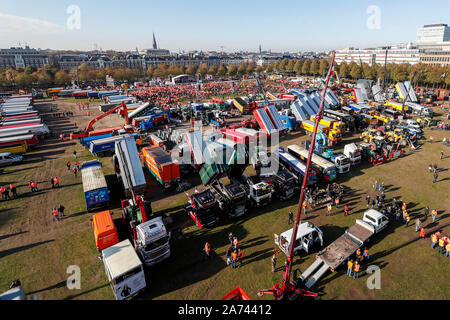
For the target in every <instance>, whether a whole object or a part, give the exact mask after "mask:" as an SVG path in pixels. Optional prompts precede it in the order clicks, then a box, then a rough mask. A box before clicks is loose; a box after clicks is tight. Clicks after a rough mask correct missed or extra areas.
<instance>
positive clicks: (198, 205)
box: [184, 189, 220, 229]
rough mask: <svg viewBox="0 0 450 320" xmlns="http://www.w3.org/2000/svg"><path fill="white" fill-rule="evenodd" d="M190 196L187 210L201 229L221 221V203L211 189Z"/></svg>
mask: <svg viewBox="0 0 450 320" xmlns="http://www.w3.org/2000/svg"><path fill="white" fill-rule="evenodd" d="M188 197H189V202H188V203H187V204H186V205H185V207H184V209H185V212H186V213H187V214H188V215H189V216H190V217H191V219H192V220H194V222H195V224H196V225H197V226H198V227H199V228H200V229H203V228H205V227H209V226H212V225H213V224H214V223H216V222H218V221H219V217H218V212H219V209H220V208H219V204H218V203H217V201H216V198H215V197H214V195H213V194H212V192H211V191H210V190H209V189H207V190H205V191H203V192H200V193H195V194H193V195H191V196H188Z"/></svg>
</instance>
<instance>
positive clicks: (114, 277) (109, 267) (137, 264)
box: [102, 239, 146, 300]
mask: <svg viewBox="0 0 450 320" xmlns="http://www.w3.org/2000/svg"><path fill="white" fill-rule="evenodd" d="M102 258H103V263H104V265H105V272H106V275H107V276H108V279H109V283H110V285H111V288H112V289H113V292H114V297H115V298H116V300H124V299H129V298H132V297H133V296H135V295H137V294H138V293H139V292H142V291H144V290H145V287H146V283H145V275H144V266H143V265H142V262H141V260H139V257H138V255H137V253H136V251H135V250H134V247H133V245H132V244H131V242H130V240H128V239H127V240H124V241H122V242H119V243H117V244H115V245H113V246H111V247H108V248H106V249H104V250H103V251H102Z"/></svg>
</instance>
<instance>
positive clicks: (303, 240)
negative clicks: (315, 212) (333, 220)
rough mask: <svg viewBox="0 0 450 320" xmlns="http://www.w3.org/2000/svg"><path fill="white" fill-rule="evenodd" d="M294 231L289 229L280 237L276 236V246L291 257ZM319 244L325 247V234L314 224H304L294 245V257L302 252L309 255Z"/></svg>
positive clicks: (300, 227)
mask: <svg viewBox="0 0 450 320" xmlns="http://www.w3.org/2000/svg"><path fill="white" fill-rule="evenodd" d="M292 230H293V229H289V230H287V231H285V232H283V233H281V234H280V235H277V234H274V238H275V244H276V245H277V246H278V247H279V248H280V249H281V251H282V252H283V253H284V254H285V255H287V256H289V250H290V247H291V244H290V241H291V239H292ZM315 244H318V245H319V246H320V247H322V246H323V232H322V230H320V229H319V228H318V227H317V226H316V225H314V224H313V223H312V222H304V223H302V224H300V225H299V226H298V230H297V238H296V240H295V244H294V255H299V254H300V252H301V251H305V252H306V253H309V252H310V250H311V248H312V247H313V246H314V245H315Z"/></svg>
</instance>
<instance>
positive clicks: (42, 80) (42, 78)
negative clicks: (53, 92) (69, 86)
mask: <svg viewBox="0 0 450 320" xmlns="http://www.w3.org/2000/svg"><path fill="white" fill-rule="evenodd" d="M37 82H38V84H39V86H41V87H48V86H50V85H51V84H53V78H52V76H51V75H50V74H48V73H47V72H39V73H38V78H37Z"/></svg>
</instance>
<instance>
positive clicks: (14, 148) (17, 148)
mask: <svg viewBox="0 0 450 320" xmlns="http://www.w3.org/2000/svg"><path fill="white" fill-rule="evenodd" d="M27 151H28V144H27V143H26V142H24V143H20V144H19V143H18V144H12V145H9V146H3V147H0V153H7V152H10V153H12V154H21V153H25V152H27Z"/></svg>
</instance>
